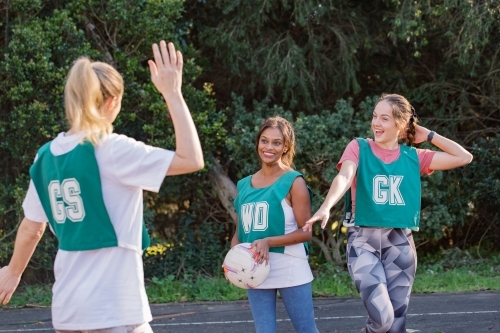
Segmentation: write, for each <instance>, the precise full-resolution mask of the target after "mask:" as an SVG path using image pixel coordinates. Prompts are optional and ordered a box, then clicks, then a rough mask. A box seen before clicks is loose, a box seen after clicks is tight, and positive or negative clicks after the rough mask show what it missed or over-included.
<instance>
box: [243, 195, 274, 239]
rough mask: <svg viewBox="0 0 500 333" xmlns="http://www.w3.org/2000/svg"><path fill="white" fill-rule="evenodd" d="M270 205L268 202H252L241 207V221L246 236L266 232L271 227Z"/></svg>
mask: <svg viewBox="0 0 500 333" xmlns="http://www.w3.org/2000/svg"><path fill="white" fill-rule="evenodd" d="M268 214H269V204H268V203H267V201H259V202H251V203H246V204H243V205H241V221H242V222H243V223H242V224H243V230H244V231H245V234H248V233H249V232H250V229H252V230H253V231H266V230H267V227H268V226H269V215H268Z"/></svg>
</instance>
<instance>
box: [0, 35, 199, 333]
mask: <svg viewBox="0 0 500 333" xmlns="http://www.w3.org/2000/svg"><path fill="white" fill-rule="evenodd" d="M153 53H154V61H151V60H150V61H149V68H150V71H151V80H152V81H153V83H154V85H155V86H156V88H157V89H158V90H159V92H160V93H161V94H162V95H163V97H164V98H165V101H166V103H167V107H168V110H169V113H170V116H171V118H172V122H173V125H174V128H175V136H176V142H177V144H176V150H175V152H174V151H169V150H165V149H161V148H156V147H152V146H147V145H145V144H143V143H142V142H138V141H135V140H134V139H132V138H128V137H126V136H124V135H117V134H113V133H112V123H113V121H114V120H115V118H116V117H117V115H118V113H119V112H120V107H121V99H122V96H123V80H122V77H121V75H120V74H119V73H118V72H117V71H116V70H115V69H114V68H113V67H111V66H110V65H108V64H105V63H102V62H91V61H90V60H89V59H87V58H80V59H78V60H77V61H76V62H75V63H74V64H73V66H72V68H71V70H70V72H69V74H68V77H67V80H66V85H65V92H64V93H65V95H64V97H65V109H66V116H67V119H68V122H69V124H70V126H71V128H70V130H69V131H68V132H66V133H60V134H59V135H58V136H57V137H56V138H55V139H54V140H53V141H51V142H49V143H47V144H46V145H44V146H43V147H42V148H40V150H39V151H38V154H37V157H36V159H35V162H34V164H33V166H32V167H31V169H30V175H31V182H30V186H29V189H28V193H27V194H26V198H25V200H24V202H23V209H24V213H25V217H24V219H23V221H22V223H21V225H20V227H19V230H18V233H17V238H16V243H15V248H14V253H13V255H12V258H11V261H10V263H9V265H8V266H5V267H3V268H2V269H0V302H2V303H3V304H7V303H8V302H9V300H10V298H11V296H12V294H13V292H14V291H15V289H16V287H17V285H18V283H19V281H20V279H21V274H22V272H23V271H24V269H25V268H26V265H27V264H28V262H29V259H30V257H31V255H32V254H33V251H34V250H35V247H36V245H37V244H38V241H39V240H40V238H41V237H42V235H43V232H44V230H45V226H46V223H45V222H47V221H48V222H49V225H50V228H51V230H52V231H53V232H54V233H55V235H56V237H57V239H58V242H59V250H58V252H57V256H56V260H55V263H54V275H55V283H54V286H53V298H52V323H53V326H54V328H55V330H56V332H100V333H122V332H123V333H125V332H134V333H147V332H152V330H151V327H150V325H149V321H151V320H152V316H151V311H150V308H149V304H148V299H147V296H146V291H145V288H144V272H143V263H142V249H143V247H144V246H145V245H146V244H147V243H145V241H148V238H144V237H143V236H145V235H144V233H143V232H144V224H143V220H142V215H143V211H142V209H143V200H142V192H143V190H148V191H153V192H158V191H159V189H160V186H161V184H162V182H163V180H164V177H165V176H169V175H178V174H184V173H189V172H194V171H197V170H199V169H201V168H202V167H203V163H204V162H203V155H202V151H201V146H200V142H199V139H198V135H197V133H196V128H195V126H194V123H193V120H192V118H191V115H190V113H189V110H188V107H187V105H186V103H185V102H184V98H183V96H182V92H181V85H182V66H183V60H182V55H181V53H180V52H179V51H176V50H175V48H174V46H173V44H172V43H169V44H168V46H167V44H166V43H165V42H164V41H161V42H160V46H159V47H158V45H156V44H154V45H153ZM146 236H147V234H146Z"/></svg>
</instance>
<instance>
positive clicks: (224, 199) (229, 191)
mask: <svg viewBox="0 0 500 333" xmlns="http://www.w3.org/2000/svg"><path fill="white" fill-rule="evenodd" d="M210 161H211V164H212V165H211V166H210V167H209V168H208V179H209V180H210V183H211V184H212V186H213V187H214V189H215V191H217V196H218V197H219V200H220V202H221V203H222V205H223V206H224V208H226V211H227V212H228V213H229V215H230V216H231V218H232V219H233V223H234V224H236V223H238V216H237V215H236V211H235V210H234V206H233V201H234V199H235V198H236V196H237V195H238V190H237V188H236V185H235V184H234V183H233V181H232V180H231V179H230V178H229V177H228V176H227V175H226V174H225V173H224V171H223V170H222V166H221V165H220V164H219V162H217V161H216V160H215V158H214V157H213V156H211V157H210Z"/></svg>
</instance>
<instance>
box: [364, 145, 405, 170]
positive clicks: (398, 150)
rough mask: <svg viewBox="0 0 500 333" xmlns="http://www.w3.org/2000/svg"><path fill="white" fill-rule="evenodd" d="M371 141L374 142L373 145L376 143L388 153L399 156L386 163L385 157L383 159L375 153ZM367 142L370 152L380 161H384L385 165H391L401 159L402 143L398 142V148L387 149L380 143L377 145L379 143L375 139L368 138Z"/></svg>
mask: <svg viewBox="0 0 500 333" xmlns="http://www.w3.org/2000/svg"><path fill="white" fill-rule="evenodd" d="M370 141H371V142H373V145H376V146H377V148H379V149H381V150H382V151H383V152H387V153H388V154H392V155H397V158H396V159H395V160H394V161H392V162H389V163H386V162H385V161H384V160H383V159H381V158H380V157H378V156H377V155H376V154H375V152H374V151H373V148H372V145H371V144H370ZM367 143H368V148H369V150H370V153H371V154H372V155H373V156H374V157H375V158H376V159H378V160H379V161H380V162H382V163H384V164H385V165H391V164H393V163H396V162H397V161H399V158H400V157H401V145H400V144H398V148H397V149H386V148H382V147H380V146H379V145H377V143H376V142H375V140H367Z"/></svg>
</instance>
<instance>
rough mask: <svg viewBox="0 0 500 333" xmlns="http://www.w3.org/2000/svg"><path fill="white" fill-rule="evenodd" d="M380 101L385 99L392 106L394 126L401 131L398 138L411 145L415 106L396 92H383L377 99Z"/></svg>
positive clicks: (413, 135) (415, 115)
mask: <svg viewBox="0 0 500 333" xmlns="http://www.w3.org/2000/svg"><path fill="white" fill-rule="evenodd" d="M381 101H386V102H387V103H389V105H390V106H391V107H392V115H393V116H394V120H395V121H396V126H397V127H398V128H399V130H400V131H401V132H402V133H403V134H402V135H401V137H400V138H399V139H400V140H401V141H402V142H403V143H404V144H406V145H408V146H411V145H412V144H413V142H414V141H415V125H416V124H417V122H418V119H417V114H416V112H415V108H414V107H413V106H412V105H411V104H410V102H408V100H407V99H406V98H404V97H403V96H401V95H398V94H385V93H384V94H382V95H381V96H380V98H379V99H378V101H377V104H378V103H380V102H381ZM377 104H375V106H376V105H377Z"/></svg>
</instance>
